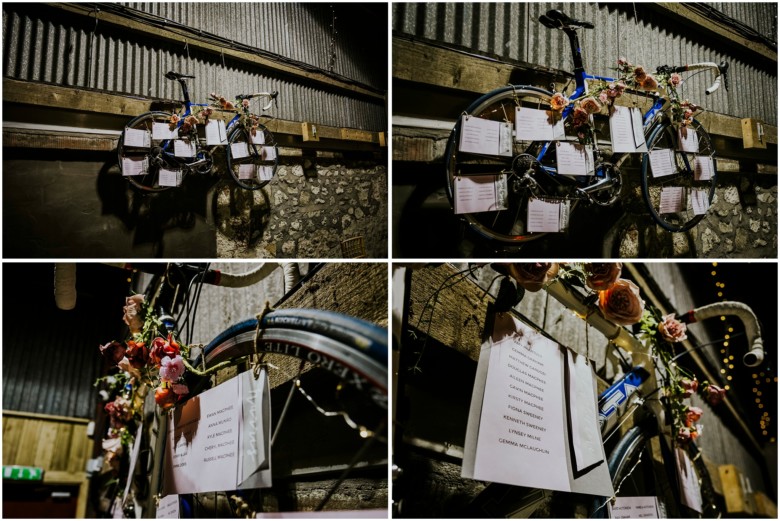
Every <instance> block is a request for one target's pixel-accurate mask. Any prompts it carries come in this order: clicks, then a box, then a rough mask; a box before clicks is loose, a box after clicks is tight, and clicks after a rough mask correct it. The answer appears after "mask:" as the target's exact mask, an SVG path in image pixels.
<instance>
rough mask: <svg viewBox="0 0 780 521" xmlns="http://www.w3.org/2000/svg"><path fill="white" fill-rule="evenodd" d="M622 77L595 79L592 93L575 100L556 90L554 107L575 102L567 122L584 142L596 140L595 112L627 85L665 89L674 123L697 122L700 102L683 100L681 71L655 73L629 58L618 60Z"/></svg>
mask: <svg viewBox="0 0 780 521" xmlns="http://www.w3.org/2000/svg"><path fill="white" fill-rule="evenodd" d="M617 70H618V74H619V75H620V77H619V78H617V79H615V81H612V82H609V83H608V82H604V81H601V82H594V83H592V84H591V85H590V92H589V94H590V95H589V96H587V97H584V98H580V99H577V100H574V101H571V100H569V99H568V98H567V97H566V96H564V95H563V93H561V92H556V93H554V94H553V96H552V98H551V99H550V108H551V109H552V110H553V111H556V112H562V111H563V110H564V109H565V108H566V107H568V106H569V105H572V104H573V105H574V107H573V109H572V111H571V113H570V114H569V117H568V118H567V119H566V121H565V123H564V125H565V127H566V130H567V131H568V132H569V133H571V134H575V135H576V136H577V138H578V140H579V142H580V143H581V144H583V145H587V144H591V143H595V130H594V128H593V125H592V124H591V115H594V114H598V113H600V112H601V110H602V109H603V108H604V107H607V108H609V107H611V106H613V105H614V103H615V100H616V99H617V98H619V97H620V96H622V95H623V91H625V89H626V88H630V89H634V90H643V91H649V92H654V91H658V90H665V91H666V92H667V93H668V99H669V103H670V105H671V110H670V115H671V119H672V123H673V124H675V125H678V126H682V127H686V126H690V125H691V124H692V123H693V116H694V114H695V113H696V112H697V111H699V110H701V107H699V106H698V105H696V104H694V103H692V102H690V101H688V100H687V99H686V100H681V99H680V96H679V95H678V93H677V88H678V87H679V86H680V84H681V83H682V79H681V78H680V75H679V74H677V73H668V72H659V73H656V74H655V75H653V74H650V73H648V72H647V71H645V69H644V67H643V66H641V65H633V64H631V63H630V62H629V61H628V60H626V59H625V58H619V59H618V61H617Z"/></svg>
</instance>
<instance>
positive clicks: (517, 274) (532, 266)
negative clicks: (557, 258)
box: [508, 262, 558, 292]
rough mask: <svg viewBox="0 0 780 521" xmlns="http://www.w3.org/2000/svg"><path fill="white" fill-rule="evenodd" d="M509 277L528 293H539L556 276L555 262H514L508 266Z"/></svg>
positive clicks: (556, 267) (556, 266) (556, 265)
mask: <svg viewBox="0 0 780 521" xmlns="http://www.w3.org/2000/svg"><path fill="white" fill-rule="evenodd" d="M508 268H509V276H510V277H512V278H513V279H515V280H516V281H517V283H518V284H520V285H521V286H522V287H524V288H525V289H527V290H528V291H531V292H535V291H539V290H540V289H542V287H544V285H545V283H547V282H548V281H549V280H551V279H553V278H555V276H556V275H557V274H558V264H557V263H555V262H516V263H512V264H510V265H509V266H508Z"/></svg>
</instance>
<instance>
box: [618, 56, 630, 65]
mask: <svg viewBox="0 0 780 521" xmlns="http://www.w3.org/2000/svg"><path fill="white" fill-rule="evenodd" d="M618 65H620V66H624V65H628V60H626V59H625V58H624V57H622V56H621V57H620V58H618Z"/></svg>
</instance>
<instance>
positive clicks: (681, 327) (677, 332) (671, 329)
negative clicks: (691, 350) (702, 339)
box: [658, 313, 688, 342]
mask: <svg viewBox="0 0 780 521" xmlns="http://www.w3.org/2000/svg"><path fill="white" fill-rule="evenodd" d="M687 329H688V328H687V326H686V325H685V324H683V323H682V322H680V321H679V320H677V319H675V318H674V313H671V314H669V315H665V316H664V317H663V320H662V321H661V323H660V324H658V331H659V332H660V333H661V336H662V337H663V338H664V340H666V341H667V342H682V341H683V340H685V339H687V338H688V335H686V331H687Z"/></svg>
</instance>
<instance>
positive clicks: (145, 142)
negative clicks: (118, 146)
mask: <svg viewBox="0 0 780 521" xmlns="http://www.w3.org/2000/svg"><path fill="white" fill-rule="evenodd" d="M122 144H123V146H125V147H132V148H149V147H151V146H152V136H151V134H150V133H149V131H148V130H143V129H138V128H129V127H125V137H124V140H123V142H122Z"/></svg>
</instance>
